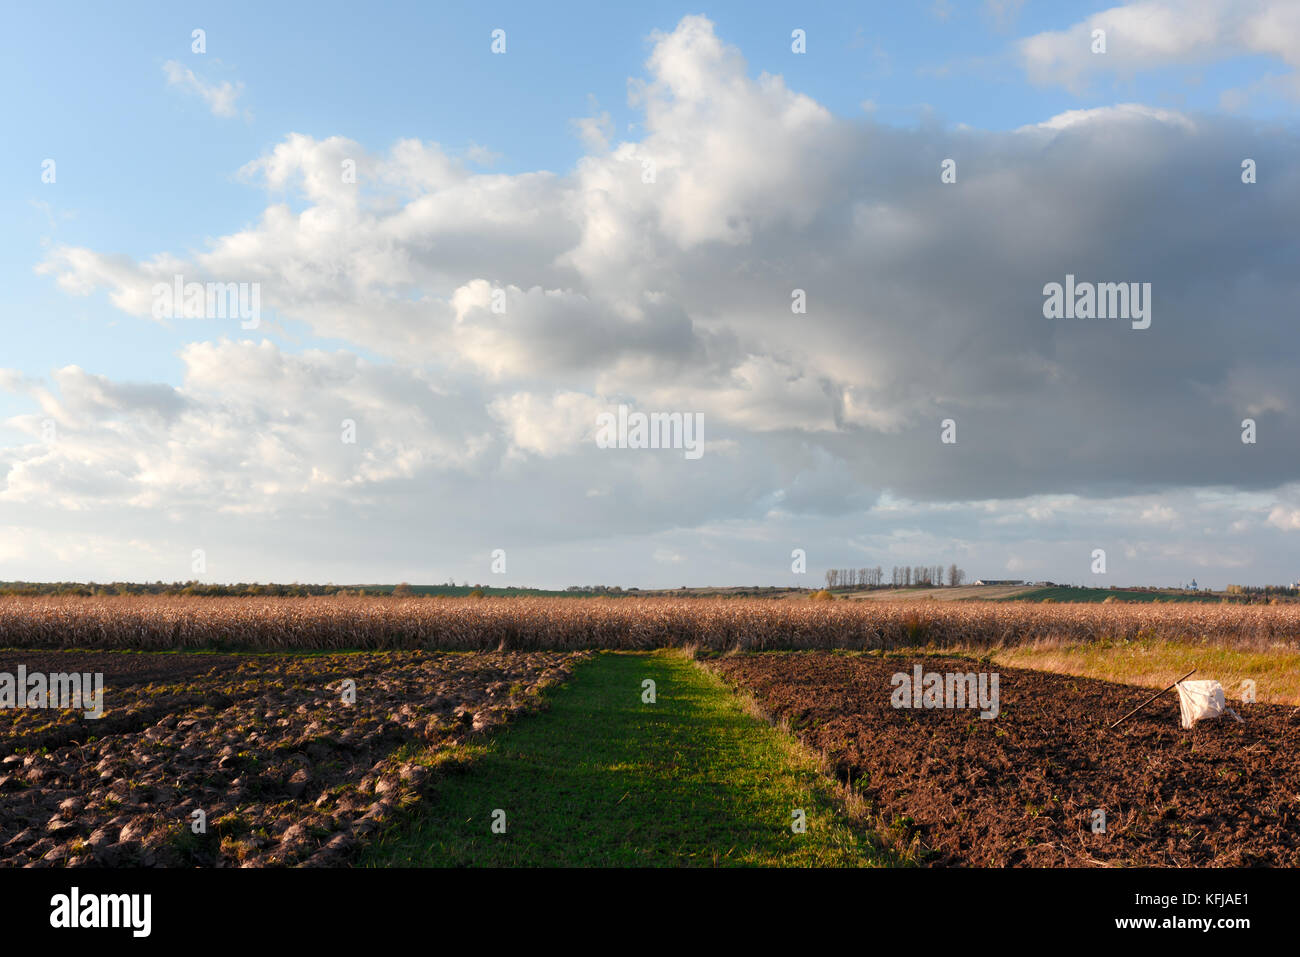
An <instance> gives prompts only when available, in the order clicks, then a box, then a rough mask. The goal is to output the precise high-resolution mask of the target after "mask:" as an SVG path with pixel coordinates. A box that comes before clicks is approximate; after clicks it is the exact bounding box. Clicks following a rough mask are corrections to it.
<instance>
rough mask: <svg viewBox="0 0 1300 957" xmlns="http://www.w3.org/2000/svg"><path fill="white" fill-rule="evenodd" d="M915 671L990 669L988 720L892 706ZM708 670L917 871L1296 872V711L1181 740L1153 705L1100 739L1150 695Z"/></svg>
mask: <svg viewBox="0 0 1300 957" xmlns="http://www.w3.org/2000/svg"><path fill="white" fill-rule="evenodd" d="M917 663H920V664H921V665H922V666H923V668H924V670H925V671H935V672H940V673H943V672H979V671H989V670H993V671H997V672H998V674H999V676H1000V680H999V691H1000V713H999V714H998V715H997V717H995V718H992V719H990V720H984V719H981V718H980V717H979V712H978V710H969V709H945V708H935V709H911V708H895V707H893V706H892V705H891V701H890V698H891V693H892V692H893V690H894V687H893V685H892V684H891V676H892V675H893V674H895V673H896V672H904V673H910V672H911V671H912V667H913V665H914V664H917ZM712 667H714V668H716V670H717V671H718V672H719V673H720V674H721V675H723V676H724V677H725V678H726V679H727V680H728V681H730V682H732V683H733V684H736V685H739V686H741V687H743V688H745V689H747V690H748V691H749V692H751V693H752V694H753V695H754V697H755V699H756V700H757V702H758V704H759V706H760V707H761V708H762V709H763V710H764V711H765V712H766V713H767V714H768V715H769V716H770V717H772V718H773V719H776V720H779V719H781V718H784V719H787V720H788V721H789V723H790V726H791V728H792V729H793V730H794V731H795V732H796V733H797V734H798V735H799V736H800V737H801V738H802V740H803V741H804V742H805V743H807V744H808V745H810V746H811V747H813V748H815V749H817V750H819V751H822V752H824V753H825V754H826V756H827V758H828V759H829V760H830V762H831V763H832V764H833V766H834V767H835V769H836V773H837V775H838V776H839V778H840V779H841V780H843V781H851V782H852V783H853V784H855V785H860V789H861V791H862V793H863V794H865V796H867V797H868V798H869V799H870V800H871V801H872V802H873V804H874V807H875V810H876V811H877V812H878V813H879V814H880V815H881V816H882V817H883V819H884V821H885V822H886V823H887V824H893V825H894V826H896V827H897V828H899V829H900V830H903V831H904V832H906V834H907V836H908V837H909V838H911V839H915V840H917V841H919V844H920V846H921V848H922V850H923V855H922V857H923V860H924V861H925V862H926V863H929V864H934V865H981V866H1035V867H1056V866H1084V865H1147V866H1183V867H1186V866H1199V867H1204V866H1225V867H1226V866H1251V865H1272V866H1292V867H1294V866H1297V865H1300V708H1292V707H1285V706H1278V705H1263V704H1255V705H1241V704H1237V703H1232V706H1233V707H1234V708H1235V709H1236V710H1237V711H1238V712H1239V713H1241V714H1242V716H1243V717H1244V718H1245V722H1246V723H1245V724H1244V725H1242V724H1238V723H1237V722H1236V721H1234V720H1232V719H1231V718H1230V717H1226V716H1225V717H1223V718H1220V719H1216V720H1213V721H1203V722H1199V723H1198V724H1197V725H1196V726H1195V727H1194V728H1192V729H1191V730H1183V729H1182V728H1180V727H1179V723H1178V698H1177V694H1176V693H1175V692H1173V691H1171V692H1169V693H1168V694H1167V695H1165V696H1163V697H1162V698H1160V699H1158V700H1157V701H1156V702H1155V703H1153V704H1152V705H1151V706H1150V707H1149V708H1148V709H1147V710H1145V711H1143V712H1140V713H1139V714H1138V715H1136V716H1135V717H1133V718H1131V719H1129V721H1127V722H1126V723H1125V724H1123V725H1121V726H1120V727H1119V728H1117V729H1116V730H1114V731H1110V730H1107V725H1108V724H1110V723H1111V722H1112V721H1114V720H1115V719H1116V718H1118V717H1120V716H1121V715H1122V714H1124V713H1125V712H1126V711H1128V710H1129V709H1130V708H1133V707H1135V706H1136V705H1138V704H1140V703H1141V702H1142V701H1143V700H1145V699H1146V698H1147V697H1148V696H1149V695H1150V694H1151V691H1150V689H1145V688H1133V687H1129V686H1126V685H1119V684H1112V683H1109V682H1104V681H1095V680H1090V679H1085V678H1073V677H1069V676H1066V675H1056V674H1046V673H1042V672H1036V671H1024V670H1019V669H1010V668H998V667H996V666H989V665H987V664H977V663H975V662H972V661H970V660H969V659H952V658H919V657H918V658H903V657H889V658H883V659H882V658H879V657H874V656H848V655H838V654H829V653H823V652H800V653H789V654H780V653H767V654H752V655H737V656H734V657H729V658H721V659H717V660H715V661H714V662H713V664H712ZM1174 677H1177V676H1176V675H1175V676H1174ZM1171 680H1172V679H1171ZM1095 809H1101V810H1104V812H1105V816H1106V819H1105V824H1106V828H1105V832H1104V833H1093V830H1092V821H1093V811H1094V810H1095Z"/></svg>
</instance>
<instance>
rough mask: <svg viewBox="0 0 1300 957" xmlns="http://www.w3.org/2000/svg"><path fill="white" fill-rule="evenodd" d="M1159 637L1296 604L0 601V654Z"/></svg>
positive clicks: (1279, 638) (1212, 628)
mask: <svg viewBox="0 0 1300 957" xmlns="http://www.w3.org/2000/svg"><path fill="white" fill-rule="evenodd" d="M1103 640H1111V641H1124V640H1169V641H1184V642H1186V641H1191V642H1205V643H1210V644H1216V645H1225V646H1232V647H1248V648H1259V649H1264V648H1270V647H1277V646H1279V645H1281V646H1286V647H1291V648H1295V647H1297V646H1300V605H1296V604H1288V605H1204V604H1167V605H1159V604H1142V605H1137V604H1133V605H1122V604H1110V605H1108V604H1097V605H1092V604H1077V605H1071V604H1037V603H1030V602H997V603H994V602H990V603H981V602H933V603H918V602H915V601H908V602H815V601H800V600H793V601H764V600H743V599H722V598H718V599H702V598H700V599H697V598H687V599H672V598H608V599H605V598H595V599H578V598H533V597H528V598H484V599H474V598H467V599H455V598H413V599H395V598H389V597H343V596H339V597H316V598H186V597H155V596H118V597H106V598H76V597H5V598H0V647H10V648H38V647H47V648H102V649H110V648H136V649H146V650H165V649H197V648H208V649H212V648H216V649H230V650H236V649H238V650H257V651H279V650H293V649H326V650H333V649H361V650H391V649H414V648H426V649H443V650H466V651H468V650H483V649H497V648H500V649H513V650H561V651H563V650H574V649H584V648H613V649H649V648H657V647H667V646H683V645H697V646H699V647H701V648H705V649H710V650H716V651H728V650H732V649H739V650H746V651H749V650H763V649H825V648H846V649H857V650H873V649H889V648H898V647H916V646H931V647H974V648H994V647H1008V646H1016V645H1020V644H1026V643H1030V642H1043V641H1062V642H1090V641H1103Z"/></svg>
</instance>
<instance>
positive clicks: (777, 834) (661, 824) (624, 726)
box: [362, 652, 890, 867]
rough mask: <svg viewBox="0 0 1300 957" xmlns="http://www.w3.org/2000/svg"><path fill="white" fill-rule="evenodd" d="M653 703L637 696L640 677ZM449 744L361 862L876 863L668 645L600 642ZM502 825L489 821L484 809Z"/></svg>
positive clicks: (800, 773) (820, 795) (785, 748)
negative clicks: (483, 739) (518, 713)
mask: <svg viewBox="0 0 1300 957" xmlns="http://www.w3.org/2000/svg"><path fill="white" fill-rule="evenodd" d="M646 679H651V680H653V681H654V682H655V685H656V687H655V692H656V698H657V700H656V702H655V703H654V704H646V703H643V702H642V694H643V691H642V687H643V686H642V682H643V681H644V680H646ZM548 697H549V701H550V705H551V706H550V709H549V710H548V711H546V712H544V713H542V714H539V715H534V716H530V717H526V718H524V719H522V720H521V721H520V722H519V723H518V724H517V725H515V726H514V727H512V728H508V729H506V730H505V731H504V732H502V733H500V734H498V735H496V736H495V737H494V738H493V739H491V740H490V741H489V742H488V743H486V744H483V745H477V746H473V747H471V748H467V749H465V754H464V756H465V757H466V758H468V759H469V763H468V764H466V765H465V766H464V767H461V768H456V769H448V770H447V771H445V772H444V774H443V775H442V776H441V777H440V780H439V782H438V784H437V785H436V793H435V794H434V795H433V796H431V797H430V798H428V799H427V800H426V801H425V802H422V810H421V811H419V812H417V816H416V817H415V818H414V819H413V820H410V821H408V822H407V823H405V824H403V825H401V826H399V827H398V828H396V829H394V830H390V831H389V832H387V833H386V834H384V835H382V836H381V837H380V838H379V839H378V840H377V841H376V842H375V843H374V844H373V845H372V846H371V847H370V848H369V849H368V851H367V852H366V856H365V857H364V859H363V861H362V863H363V864H365V865H369V866H493V867H518V866H580V867H591V866H637V867H644V866H683V865H697V866H718V865H763V866H833V867H844V866H850V867H851V866H864V865H878V864H885V863H889V862H890V861H889V859H888V857H887V855H886V854H885V852H883V851H880V850H878V849H876V848H874V847H873V846H872V843H871V834H870V831H869V830H868V828H867V826H866V825H865V824H860V823H857V822H855V821H852V820H850V818H849V816H848V815H847V813H846V812H845V811H844V809H843V805H842V804H840V803H839V802H838V800H837V798H836V797H835V794H834V792H833V789H832V786H831V784H830V783H829V782H828V780H827V779H826V778H825V777H823V776H822V775H821V774H820V773H819V771H818V769H817V767H816V763H815V761H814V760H813V759H812V758H811V757H810V756H808V755H807V754H805V753H804V752H802V751H801V750H800V748H799V747H798V746H797V745H796V744H795V743H794V742H793V741H792V740H791V739H789V738H788V737H786V736H784V735H782V734H780V733H779V732H777V731H775V730H774V729H772V728H771V727H770V726H769V725H767V724H766V723H765V722H762V721H761V720H759V719H758V718H755V717H753V716H751V715H750V714H749V713H747V712H746V710H745V708H744V705H743V704H742V703H741V701H740V699H738V698H737V697H736V696H735V695H734V694H732V693H731V692H730V691H729V690H728V689H727V688H726V686H725V685H724V684H723V683H722V682H721V681H720V680H719V679H717V678H716V677H714V676H713V675H711V674H709V673H707V672H705V671H704V670H703V669H702V668H700V667H698V666H697V665H695V664H694V663H693V662H691V661H689V660H688V659H686V658H685V657H683V656H681V655H679V654H673V653H670V652H655V653H652V654H628V653H614V652H606V653H604V654H601V655H598V656H596V657H595V658H594V659H593V660H591V661H589V662H587V663H585V664H583V665H581V666H580V667H579V669H578V670H577V672H576V674H575V675H574V677H573V679H572V680H571V681H570V683H569V684H568V685H566V686H564V687H563V688H560V689H557V690H555V691H554V692H552V693H551V694H550V695H549V696H548ZM796 808H800V809H802V810H803V811H804V813H805V815H806V820H807V830H806V832H805V833H802V834H800V833H794V832H793V831H792V828H791V823H792V821H793V820H794V818H793V812H794V810H795V809H796ZM496 809H501V810H503V811H504V812H505V826H506V832H505V833H504V834H495V833H492V827H491V826H492V821H493V812H494V810H496Z"/></svg>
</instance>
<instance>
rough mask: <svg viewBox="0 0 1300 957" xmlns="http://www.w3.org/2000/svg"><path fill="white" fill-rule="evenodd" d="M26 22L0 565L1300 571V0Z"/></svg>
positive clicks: (548, 572)
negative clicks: (1093, 311)
mask: <svg viewBox="0 0 1300 957" xmlns="http://www.w3.org/2000/svg"><path fill="white" fill-rule="evenodd" d="M5 20H6V22H5V27H6V29H5V30H3V31H0V81H3V89H4V90H5V93H4V94H3V98H2V99H0V103H2V104H3V105H0V129H3V131H4V148H3V149H0V176H2V180H0V181H2V182H3V183H4V184H5V185H4V187H3V188H0V214H2V215H3V218H4V222H5V223H6V229H4V230H3V231H0V279H2V280H3V287H2V288H3V293H0V308H2V310H3V311H2V312H0V315H2V316H3V320H2V321H3V323H4V336H3V340H2V341H3V348H0V580H83V581H84V580H95V581H126V580H135V581H139V580H148V581H154V580H164V581H175V580H191V579H199V580H202V581H213V582H234V581H283V582H288V581H302V582H308V581H311V582H335V583H345V582H350V583H356V582H394V581H409V582H412V583H439V582H445V581H449V580H453V581H457V582H466V581H467V582H473V583H483V584H492V585H507V584H510V585H532V586H538V587H561V588H562V587H566V586H568V585H572V584H596V583H603V584H611V585H613V584H619V585H623V586H625V587H626V586H639V587H643V588H646V587H676V586H679V585H686V584H690V585H705V584H709V585H728V584H730V585H753V584H797V585H813V584H817V583H818V582H819V581H820V580H821V577H822V575H823V573H824V572H825V570H826V569H828V568H841V567H872V566H877V565H879V566H882V567H883V568H884V569H885V570H886V575H888V573H889V570H890V569H891V567H892V566H895V565H936V564H943V565H948V564H950V563H956V564H957V565H959V566H960V567H962V568H963V569H964V570H965V571H966V573H967V576H968V577H969V578H970V579H974V578H979V577H984V578H1013V579H1030V580H1052V581H1058V582H1071V583H1079V584H1088V585H1101V586H1106V585H1112V584H1118V585H1125V584H1156V585H1178V584H1184V583H1187V582H1190V581H1191V580H1193V579H1195V580H1197V581H1198V583H1199V584H1200V585H1201V586H1207V585H1208V586H1215V587H1221V586H1223V585H1226V584H1228V583H1284V582H1286V583H1289V582H1294V581H1296V580H1297V579H1298V578H1300V378H1298V377H1297V375H1296V368H1297V361H1296V360H1297V358H1298V357H1300V355H1298V353H1300V348H1298V347H1297V328H1298V324H1297V318H1298V317H1297V302H1300V296H1298V293H1300V268H1297V261H1298V260H1300V240H1298V238H1297V229H1298V224H1300V149H1298V147H1300V140H1298V137H1297V123H1296V116H1297V113H1296V110H1297V106H1300V72H1298V71H1300V0H1233V2H1228V0H1142V2H1136V3H1131V4H1125V5H1119V6H1113V5H1109V4H1106V3H1070V2H1053V3H1047V2H1041V3H1035V2H1032V0H1026V2H1023V3H1021V2H1015V0H986V2H969V3H962V2H957V0H951V2H948V0H938V2H933V3H928V2H921V3H917V4H860V3H845V4H840V3H827V4H817V5H810V4H789V3H787V4H778V3H733V4H712V5H710V6H708V7H704V8H701V7H695V6H690V7H684V6H681V5H676V4H666V3H645V4H636V5H625V4H614V5H611V4H597V3H571V4H545V5H539V4H529V3H519V4H481V3H475V4H470V3H465V4H438V5H433V4H425V3H409V4H405V3H389V4H382V5H369V6H368V5H357V4H352V3H347V4H343V3H324V4H322V3H311V4H306V3H302V4H299V3H277V4H252V3H247V4H245V3H223V4H219V5H217V4H213V5H186V4H162V3H158V4H150V3H133V4H129V5H125V6H120V7H112V8H107V7H104V6H103V5H98V4H92V3H85V4H60V5H57V6H54V7H50V6H45V7H32V6H29V7H26V8H11V9H9V10H7V11H6V17H5ZM1099 47H1100V48H1099ZM1067 277H1072V278H1069V279H1067ZM177 283H179V284H180V285H181V288H182V293H183V295H182V301H180V302H175V301H173V300H174V298H175V297H174V296H173V295H172V293H171V290H173V289H175V288H176V284H177ZM187 283H190V284H199V288H200V290H201V294H200V296H199V300H200V301H199V302H198V304H197V306H195V307H194V308H193V309H191V310H187V309H186V308H185V304H184V289H185V284H187ZM1054 283H1055V284H1059V285H1060V286H1061V287H1062V289H1064V288H1065V287H1066V286H1067V285H1072V286H1073V287H1074V289H1072V294H1066V293H1062V295H1063V296H1064V295H1069V296H1070V297H1071V299H1072V301H1071V303H1070V305H1071V307H1073V306H1075V305H1076V302H1075V301H1074V300H1073V295H1074V294H1077V295H1087V294H1089V293H1082V292H1078V291H1077V290H1078V289H1080V288H1082V285H1089V284H1091V285H1092V286H1095V287H1096V288H1101V285H1100V284H1124V286H1123V288H1124V289H1125V291H1127V292H1129V293H1131V296H1132V300H1131V303H1129V304H1128V305H1130V306H1131V307H1132V308H1131V310H1130V312H1133V313H1134V314H1133V315H1130V313H1129V312H1122V314H1120V315H1118V316H1116V317H1113V318H1064V317H1062V315H1061V314H1058V313H1052V311H1051V309H1050V308H1049V300H1050V299H1051V297H1052V293H1051V289H1052V284H1054ZM1129 284H1133V285H1129ZM210 286H211V287H213V288H215V289H216V290H218V292H221V291H223V290H236V295H237V296H242V297H243V298H242V300H240V299H235V300H231V305H232V306H233V305H236V304H240V303H242V305H243V307H244V311H243V312H242V313H238V314H234V312H233V310H224V309H218V308H216V307H215V306H214V302H216V300H215V299H214V300H212V301H209V300H207V299H206V298H205V295H204V294H205V293H206V291H207V290H208V288H209V287H210ZM1109 295H1110V296H1111V300H1110V301H1109V302H1110V305H1111V306H1113V307H1115V309H1116V310H1119V311H1122V308H1123V306H1124V305H1125V304H1123V303H1122V302H1121V301H1120V300H1119V299H1118V298H1117V296H1118V293H1117V292H1116V291H1115V288H1111V290H1110V293H1109ZM218 298H219V297H218ZM1104 298H1105V294H1103V296H1101V297H1099V298H1098V302H1101V301H1102V300H1103V299H1104ZM1139 303H1145V306H1144V307H1143V308H1144V309H1145V308H1146V307H1149V309H1147V311H1146V317H1145V318H1143V317H1142V315H1141V314H1140V313H1141V312H1142V310H1139V309H1138V305H1139ZM1083 308H1085V307H1082V306H1081V307H1080V311H1082V309H1083ZM1069 314H1070V315H1071V316H1073V315H1074V310H1073V309H1071V311H1070V313H1069ZM620 407H623V408H624V410H625V411H626V412H627V413H630V414H632V416H633V419H632V420H631V421H633V422H634V421H635V416H636V415H637V414H644V415H651V414H661V415H668V414H674V413H676V414H679V415H680V416H681V419H680V421H682V422H690V423H692V424H695V423H698V427H699V431H698V432H697V433H695V435H696V437H697V438H699V437H702V442H701V444H699V445H698V446H697V447H695V449H694V451H692V448H691V446H690V441H689V439H690V436H689V434H687V435H683V434H680V433H679V434H677V435H666V436H665V438H666V439H667V440H668V441H666V442H665V443H664V444H666V445H672V446H674V447H671V448H637V447H634V446H636V445H637V444H638V443H637V440H636V436H635V435H634V434H633V435H631V437H630V438H629V435H628V434H627V433H623V434H622V436H621V438H622V439H624V441H621V442H620V441H617V440H614V441H610V440H609V438H608V436H607V435H605V434H604V432H603V429H604V428H605V426H603V425H602V423H608V422H609V421H610V419H611V418H612V419H614V420H615V421H618V410H619V408H620ZM617 438H618V437H617V436H616V439H617ZM1099 555H1101V556H1102V557H1103V558H1104V562H1103V561H1099Z"/></svg>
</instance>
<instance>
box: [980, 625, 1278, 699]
mask: <svg viewBox="0 0 1300 957" xmlns="http://www.w3.org/2000/svg"><path fill="white" fill-rule="evenodd" d="M993 660H994V661H995V662H997V663H998V664H1000V665H1005V666H1007V667H1017V668H1033V669H1036V670H1038V671H1054V672H1057V673H1058V674H1067V675H1079V676H1081V677H1084V678H1101V679H1103V680H1105V681H1117V682H1121V683H1123V684H1130V685H1139V686H1144V687H1148V688H1152V689H1156V688H1164V687H1167V686H1168V685H1169V684H1171V683H1172V682H1173V681H1175V680H1176V679H1178V678H1181V677H1182V676H1183V675H1185V674H1186V673H1187V672H1189V671H1191V670H1192V669H1193V668H1195V669H1196V674H1195V675H1193V679H1194V680H1201V679H1213V680H1215V681H1217V682H1219V683H1220V684H1221V685H1223V690H1224V693H1225V694H1226V696H1227V697H1228V699H1229V700H1230V701H1232V700H1240V698H1241V692H1242V682H1243V681H1244V680H1245V679H1247V678H1250V679H1253V680H1254V682H1255V694H1256V700H1258V701H1260V702H1263V703H1269V704H1287V705H1300V650H1297V649H1296V647H1295V645H1294V644H1292V645H1290V646H1287V645H1279V646H1278V647H1275V648H1272V649H1265V650H1255V649H1250V648H1231V647H1226V646H1223V645H1210V644H1189V643H1186V642H1171V641H1154V642H1123V643H1115V642H1098V643H1095V644H1071V645H1060V644H1056V643H1043V642H1037V643H1034V644H1032V645H1021V646H1020V647H1017V648H1006V649H1002V650H1000V651H998V652H996V653H995V654H994V655H993ZM1171 694H1172V692H1171Z"/></svg>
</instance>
